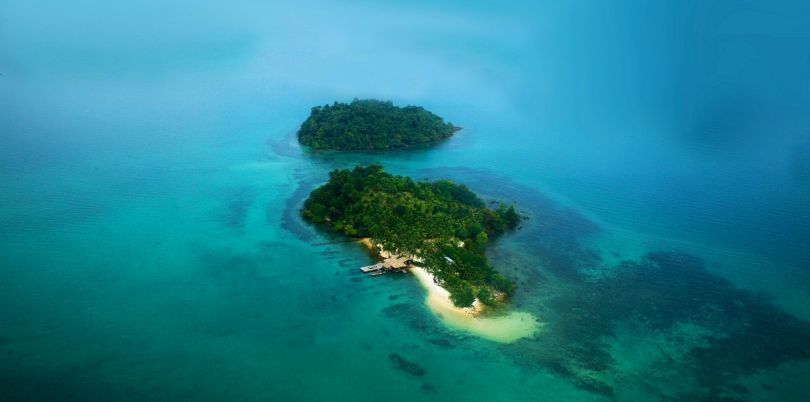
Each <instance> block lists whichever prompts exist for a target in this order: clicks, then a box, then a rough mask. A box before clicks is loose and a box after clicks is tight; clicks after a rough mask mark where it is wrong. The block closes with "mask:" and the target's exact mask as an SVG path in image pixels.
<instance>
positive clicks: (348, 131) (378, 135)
mask: <svg viewBox="0 0 810 402" xmlns="http://www.w3.org/2000/svg"><path fill="white" fill-rule="evenodd" d="M456 130H457V128H456V127H454V126H453V125H452V124H451V123H445V122H444V120H442V118H441V117H439V116H436V115H435V114H433V113H431V112H428V111H427V110H425V109H423V108H421V107H419V106H405V107H397V106H394V104H393V103H391V102H383V101H378V100H371V99H369V100H357V99H355V100H353V101H352V102H351V103H338V102H335V103H333V104H332V105H331V106H330V105H325V106H315V107H313V108H312V111H311V112H310V115H309V117H308V118H307V119H306V120H305V121H304V123H303V124H301V128H300V129H299V130H298V141H299V142H300V143H301V144H303V145H307V146H310V147H313V148H316V149H337V150H364V149H392V148H406V147H409V146H413V145H418V144H426V143H431V142H435V141H438V140H442V139H445V138H447V137H450V136H451V135H453V133H454V132H455V131H456Z"/></svg>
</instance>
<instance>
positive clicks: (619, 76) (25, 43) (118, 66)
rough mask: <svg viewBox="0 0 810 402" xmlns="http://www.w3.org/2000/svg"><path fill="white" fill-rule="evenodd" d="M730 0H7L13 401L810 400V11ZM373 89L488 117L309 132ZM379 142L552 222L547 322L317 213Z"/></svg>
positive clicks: (539, 244) (403, 159) (533, 242)
mask: <svg viewBox="0 0 810 402" xmlns="http://www.w3.org/2000/svg"><path fill="white" fill-rule="evenodd" d="M705 3H706V2H698V1H694V2H671V3H669V4H655V5H653V4H640V3H638V2H631V1H627V2H612V3H611V4H607V3H606V4H604V5H599V4H592V3H591V2H566V4H565V5H560V4H556V3H549V4H545V3H539V4H538V3H537V2H516V3H513V4H510V5H509V6H505V5H503V4H498V5H495V4H491V2H463V3H462V2H459V3H457V4H451V3H446V4H445V5H443V6H436V5H433V4H430V2H397V3H391V4H387V5H384V6H383V5H379V4H376V3H373V2H352V3H328V4H327V3H325V2H324V3H319V2H309V1H304V2H296V3H295V4H294V5H289V6H279V5H267V4H261V3H257V2H252V1H240V2H234V3H233V4H230V5H228V6H227V7H225V6H217V5H210V6H206V7H203V6H200V5H199V4H198V3H197V2H193V3H192V2H185V3H184V2H171V4H165V2H148V1H147V2H140V3H138V4H130V5H126V6H122V5H120V4H108V3H104V2H97V1H83V2H75V4H74V3H71V4H70V5H67V4H64V5H63V4H61V3H58V2H41V3H37V2H18V1H6V2H3V7H2V9H3V11H2V12H0V73H2V75H0V138H2V140H3V144H4V145H3V146H2V147H0V239H1V240H0V264H1V265H0V352H2V353H0V396H2V398H0V399H4V400H143V399H149V400H178V399H179V400H189V399H190V400H211V401H213V400H235V399H239V400H267V399H272V400H313V401H314V400H318V401H321V400H349V401H365V400H368V401H373V400H383V399H384V400H392V401H396V400H403V401H404V400H422V399H424V400H447V399H448V398H451V399H454V400H515V401H519V400H610V399H616V400H627V401H638V400H697V399H700V398H703V399H706V400H718V399H720V398H729V399H730V400H796V401H803V400H808V399H810V389H808V387H807V385H806V384H805V383H804V382H803V381H801V379H802V378H807V377H808V376H810V360H808V359H810V290H808V288H807V286H806V284H807V283H810V274H809V273H808V272H810V271H808V269H807V268H808V267H810V254H809V253H810V251H808V250H810V247H807V245H808V244H810V213H808V209H807V205H810V134H808V133H810V124H809V123H810V121H808V115H807V113H806V110H807V107H808V105H810V76H808V65H810V64H808V55H807V49H808V45H810V28H808V27H807V24H805V23H804V22H805V21H806V20H807V19H808V17H810V8H808V6H807V5H805V4H804V3H802V2H789V1H780V2H749V3H745V4H742V3H739V2H714V3H712V4H705ZM367 96H373V97H379V98H385V99H391V100H393V101H395V102H396V103H401V104H405V103H414V104H419V105H423V106H425V107H427V108H428V109H430V110H433V111H435V112H436V113H438V114H440V115H442V116H444V117H446V118H448V119H449V120H450V121H452V122H453V123H455V124H456V125H459V126H462V127H464V130H462V131H460V132H459V133H458V134H457V135H456V136H454V137H453V138H451V139H450V140H448V141H445V142H443V143H441V144H440V145H438V146H436V147H433V148H427V149H420V150H412V151H409V152H401V153H384V152H377V153H371V154H362V153H354V154H353V153H329V152H321V153H314V152H310V151H307V150H303V149H300V148H299V147H298V146H297V145H296V144H295V139H294V136H293V134H294V132H295V130H296V128H297V127H298V124H300V122H301V121H302V120H303V119H304V118H305V117H306V116H307V114H308V112H309V108H310V107H311V106H312V105H315V104H321V103H328V102H332V101H334V100H350V99H351V98H353V97H367ZM370 162H379V163H382V164H383V165H384V166H385V167H386V169H387V170H389V171H391V172H394V173H397V174H409V175H413V176H415V177H420V178H422V177H426V178H436V177H446V178H452V179H456V180H458V181H463V182H465V183H467V184H468V185H469V186H470V187H471V188H473V189H474V190H476V191H478V192H480V193H482V194H483V195H485V196H486V197H488V198H491V199H497V200H504V201H507V202H515V203H516V204H517V205H518V206H519V208H520V209H521V210H522V211H523V212H524V213H525V214H527V215H528V216H529V217H530V219H529V220H528V221H526V222H525V223H524V225H523V227H522V228H521V230H520V231H518V232H516V233H514V234H510V235H507V236H504V237H502V238H500V239H498V240H497V241H495V242H494V244H493V247H492V249H491V250H490V251H489V255H490V257H491V259H492V261H493V263H494V264H495V265H496V266H497V267H498V268H499V269H500V270H501V271H502V272H504V273H505V274H507V275H509V276H510V277H512V278H513V279H515V280H516V281H517V283H518V284H519V288H518V291H517V293H516V296H515V300H514V305H515V308H516V309H519V310H521V311H529V312H531V313H532V314H533V315H535V316H536V317H538V319H539V320H540V321H542V322H543V326H542V330H541V332H540V333H538V335H537V336H535V337H534V338H532V339H524V340H520V341H518V342H515V343H512V344H508V345H503V344H498V343H494V342H490V341H487V340H485V339H480V338H477V337H475V336H471V335H469V334H466V333H463V332H459V331H455V330H453V329H451V328H447V327H445V326H444V325H443V324H442V323H441V321H440V320H438V319H437V318H436V317H435V316H433V315H432V314H431V312H430V310H429V309H428V308H427V307H426V306H425V304H424V298H425V294H424V291H423V290H422V289H421V287H420V286H419V283H418V282H417V281H416V280H414V278H409V277H406V276H395V275H386V276H383V277H378V278H370V277H366V276H363V275H362V274H361V273H360V272H359V271H358V270H357V267H359V266H361V265H365V264H367V263H368V262H369V259H370V257H369V256H368V255H367V254H366V252H365V251H364V250H363V249H362V248H361V247H359V246H358V245H356V244H354V243H350V242H345V241H344V239H341V238H340V237H335V236H332V235H330V234H329V233H324V232H322V231H320V230H319V229H318V228H315V227H312V226H309V225H308V224H306V223H305V222H303V221H301V220H300V218H299V217H298V215H297V208H298V206H299V204H300V202H301V201H302V200H303V198H304V197H305V196H306V194H307V193H308V192H309V190H310V189H312V188H313V187H314V186H316V185H317V184H318V183H320V182H323V181H324V180H325V177H326V174H327V172H328V171H329V170H331V169H334V168H338V167H347V166H352V165H354V164H357V163H370ZM370 375H372V377H373V380H370V377H369V376H370Z"/></svg>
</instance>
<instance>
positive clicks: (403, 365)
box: [388, 353, 426, 377]
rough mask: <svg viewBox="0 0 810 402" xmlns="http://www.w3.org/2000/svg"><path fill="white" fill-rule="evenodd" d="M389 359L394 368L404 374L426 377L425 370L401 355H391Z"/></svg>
mask: <svg viewBox="0 0 810 402" xmlns="http://www.w3.org/2000/svg"><path fill="white" fill-rule="evenodd" d="M388 359H389V360H391V362H392V363H394V366H395V367H396V368H397V369H399V370H400V371H402V372H404V373H408V374H410V375H412V376H416V377H422V376H424V375H425V374H426V373H425V369H423V368H422V366H420V365H418V364H416V363H414V362H412V361H410V360H408V359H406V358H404V357H402V356H401V355H400V354H399V353H391V354H390V355H388Z"/></svg>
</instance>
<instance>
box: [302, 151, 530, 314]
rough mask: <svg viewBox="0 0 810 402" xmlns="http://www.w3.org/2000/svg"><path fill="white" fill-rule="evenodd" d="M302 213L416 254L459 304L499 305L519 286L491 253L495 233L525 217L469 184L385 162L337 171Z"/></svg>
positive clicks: (389, 249)
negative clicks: (494, 204) (416, 174)
mask: <svg viewBox="0 0 810 402" xmlns="http://www.w3.org/2000/svg"><path fill="white" fill-rule="evenodd" d="M302 215H303V217H304V218H306V219H308V220H310V221H312V222H317V223H324V224H327V225H328V226H329V227H330V228H331V229H333V230H335V231H337V232H341V233H344V234H346V235H348V236H351V237H355V238H370V239H372V240H371V241H373V243H374V245H375V246H378V247H379V248H380V249H381V250H385V251H386V252H388V253H391V254H392V255H400V256H410V257H409V258H408V260H409V261H413V263H414V264H418V265H419V266H420V269H423V270H424V271H426V272H428V273H429V274H432V276H433V278H435V279H434V280H435V281H436V282H437V284H438V285H440V286H441V287H442V288H444V289H446V290H447V291H449V292H450V299H451V300H452V302H453V304H454V305H455V306H458V307H468V306H472V305H473V303H474V302H475V301H476V300H478V301H480V302H481V303H483V304H485V305H496V304H498V303H499V302H500V301H503V300H505V299H506V298H508V297H509V296H510V295H511V294H512V292H513V290H514V285H513V283H512V282H511V281H510V280H508V279H507V278H506V277H504V276H503V275H501V274H500V273H498V272H497V271H495V270H494V269H493V268H492V266H491V265H490V264H489V262H488V261H487V258H486V256H485V253H484V252H485V247H486V244H487V242H488V240H489V238H490V237H493V236H496V235H498V234H501V233H504V232H505V231H507V230H512V229H515V228H516V227H517V225H518V224H519V223H520V220H521V217H520V215H519V214H518V213H517V212H516V211H515V208H514V207H513V206H506V205H505V204H500V206H499V207H498V208H497V209H492V208H489V207H487V206H486V204H485V203H484V201H482V200H481V199H480V198H479V197H478V196H477V195H476V194H475V193H473V192H472V191H470V190H469V189H468V188H467V187H466V186H464V185H463V184H455V183H453V182H451V181H449V180H437V181H414V180H412V179H411V178H409V177H405V176H395V175H391V174H389V173H386V172H385V171H384V170H383V168H382V166H379V165H370V166H367V167H362V166H357V167H355V168H354V169H352V170H348V169H346V170H334V171H332V172H331V173H330V174H329V181H328V182H327V183H326V184H324V185H322V186H320V187H318V188H316V189H315V190H313V191H312V193H311V194H310V195H309V198H307V199H306V201H305V202H304V207H303V210H302Z"/></svg>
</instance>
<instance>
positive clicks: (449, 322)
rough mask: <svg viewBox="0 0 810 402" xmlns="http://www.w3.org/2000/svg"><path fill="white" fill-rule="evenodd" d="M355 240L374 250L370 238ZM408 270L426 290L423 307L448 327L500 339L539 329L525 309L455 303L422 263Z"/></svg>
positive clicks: (527, 334) (507, 340)
mask: <svg viewBox="0 0 810 402" xmlns="http://www.w3.org/2000/svg"><path fill="white" fill-rule="evenodd" d="M359 242H360V243H361V244H363V245H364V246H366V247H368V248H369V249H370V250H372V251H375V247H374V244H373V242H372V240H371V239H369V238H362V239H360V240H359ZM376 251H378V252H379V253H380V254H381V255H383V254H385V255H388V254H389V253H387V252H386V251H384V250H376ZM410 272H411V273H412V274H413V275H414V276H415V277H416V279H417V280H419V283H420V284H421V285H422V287H423V288H424V289H425V290H426V291H427V295H426V297H425V304H426V305H427V307H428V308H429V309H430V311H431V312H433V314H435V315H436V316H437V317H438V318H439V319H440V320H441V321H442V323H444V324H445V325H446V326H448V327H450V328H452V329H456V330H461V331H465V332H468V333H470V334H472V335H475V336H478V337H481V338H484V339H488V340H491V341H494V342H500V343H512V342H515V341H517V340H519V339H522V338H530V337H532V336H534V335H535V334H536V333H537V332H538V331H539V330H540V327H541V323H540V322H539V321H538V320H537V318H536V317H535V316H534V315H532V314H531V313H528V312H523V311H511V312H509V313H507V314H504V315H498V316H487V315H486V314H485V306H484V305H483V304H482V303H481V302H480V301H478V300H477V299H476V300H475V302H473V305H472V306H471V307H456V306H455V305H454V304H453V301H452V300H451V299H450V292H449V291H448V290H447V289H445V288H443V287H441V286H439V284H438V283H436V280H435V278H434V276H433V274H431V273H430V272H428V271H427V270H426V269H424V268H422V267H411V268H410Z"/></svg>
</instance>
